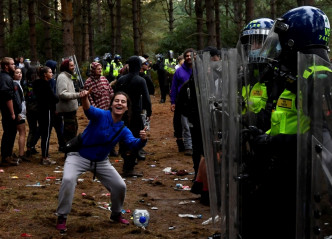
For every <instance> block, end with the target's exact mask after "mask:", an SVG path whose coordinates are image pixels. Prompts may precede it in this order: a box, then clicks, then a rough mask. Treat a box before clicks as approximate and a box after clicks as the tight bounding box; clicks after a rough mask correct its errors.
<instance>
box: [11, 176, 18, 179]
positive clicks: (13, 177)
mask: <svg viewBox="0 0 332 239" xmlns="http://www.w3.org/2000/svg"><path fill="white" fill-rule="evenodd" d="M10 178H12V179H18V177H17V176H11V177H10Z"/></svg>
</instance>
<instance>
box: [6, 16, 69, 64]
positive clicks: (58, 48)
mask: <svg viewBox="0 0 332 239" xmlns="http://www.w3.org/2000/svg"><path fill="white" fill-rule="evenodd" d="M52 24H53V26H54V27H52V28H51V39H52V53H53V59H59V58H61V57H63V44H62V31H61V30H59V28H60V27H61V24H60V23H55V22H53V23H52ZM43 33H44V28H43V25H42V24H41V23H40V22H38V23H36V36H37V55H38V57H39V62H41V63H43V62H45V61H46V60H47V59H45V50H44V47H45V39H44V37H43ZM6 46H7V48H8V53H9V56H13V57H15V56H23V57H25V58H30V56H31V53H30V47H31V45H30V37H29V21H28V20H26V21H24V22H23V24H22V25H20V26H17V27H16V28H15V29H14V31H13V33H12V34H11V35H8V37H7V38H6Z"/></svg>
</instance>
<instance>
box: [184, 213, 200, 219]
mask: <svg viewBox="0 0 332 239" xmlns="http://www.w3.org/2000/svg"><path fill="white" fill-rule="evenodd" d="M178 216H179V217H189V218H202V215H201V214H197V215H194V214H178Z"/></svg>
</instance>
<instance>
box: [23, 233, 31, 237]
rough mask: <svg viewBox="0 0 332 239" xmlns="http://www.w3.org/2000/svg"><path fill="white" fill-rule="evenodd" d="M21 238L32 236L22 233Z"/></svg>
mask: <svg viewBox="0 0 332 239" xmlns="http://www.w3.org/2000/svg"><path fill="white" fill-rule="evenodd" d="M21 237H32V235H30V234H28V233H22V234H21Z"/></svg>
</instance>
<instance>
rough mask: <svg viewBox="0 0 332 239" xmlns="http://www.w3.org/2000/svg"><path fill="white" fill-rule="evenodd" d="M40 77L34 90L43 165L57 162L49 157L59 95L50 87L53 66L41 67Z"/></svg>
mask: <svg viewBox="0 0 332 239" xmlns="http://www.w3.org/2000/svg"><path fill="white" fill-rule="evenodd" d="M38 73H39V77H40V78H39V79H38V80H36V81H34V82H33V91H34V92H35V94H36V98H37V108H38V112H39V114H38V124H39V127H40V132H41V149H42V159H41V164H42V165H51V164H55V163H56V162H55V161H52V160H50V159H49V158H48V150H49V142H50V135H51V130H52V122H53V119H54V114H55V105H56V103H58V102H59V98H58V96H57V95H56V94H55V93H54V92H53V90H52V89H51V87H50V84H49V82H48V81H49V80H50V79H52V76H53V73H52V70H51V68H49V67H47V66H44V67H40V68H39V71H38Z"/></svg>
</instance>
